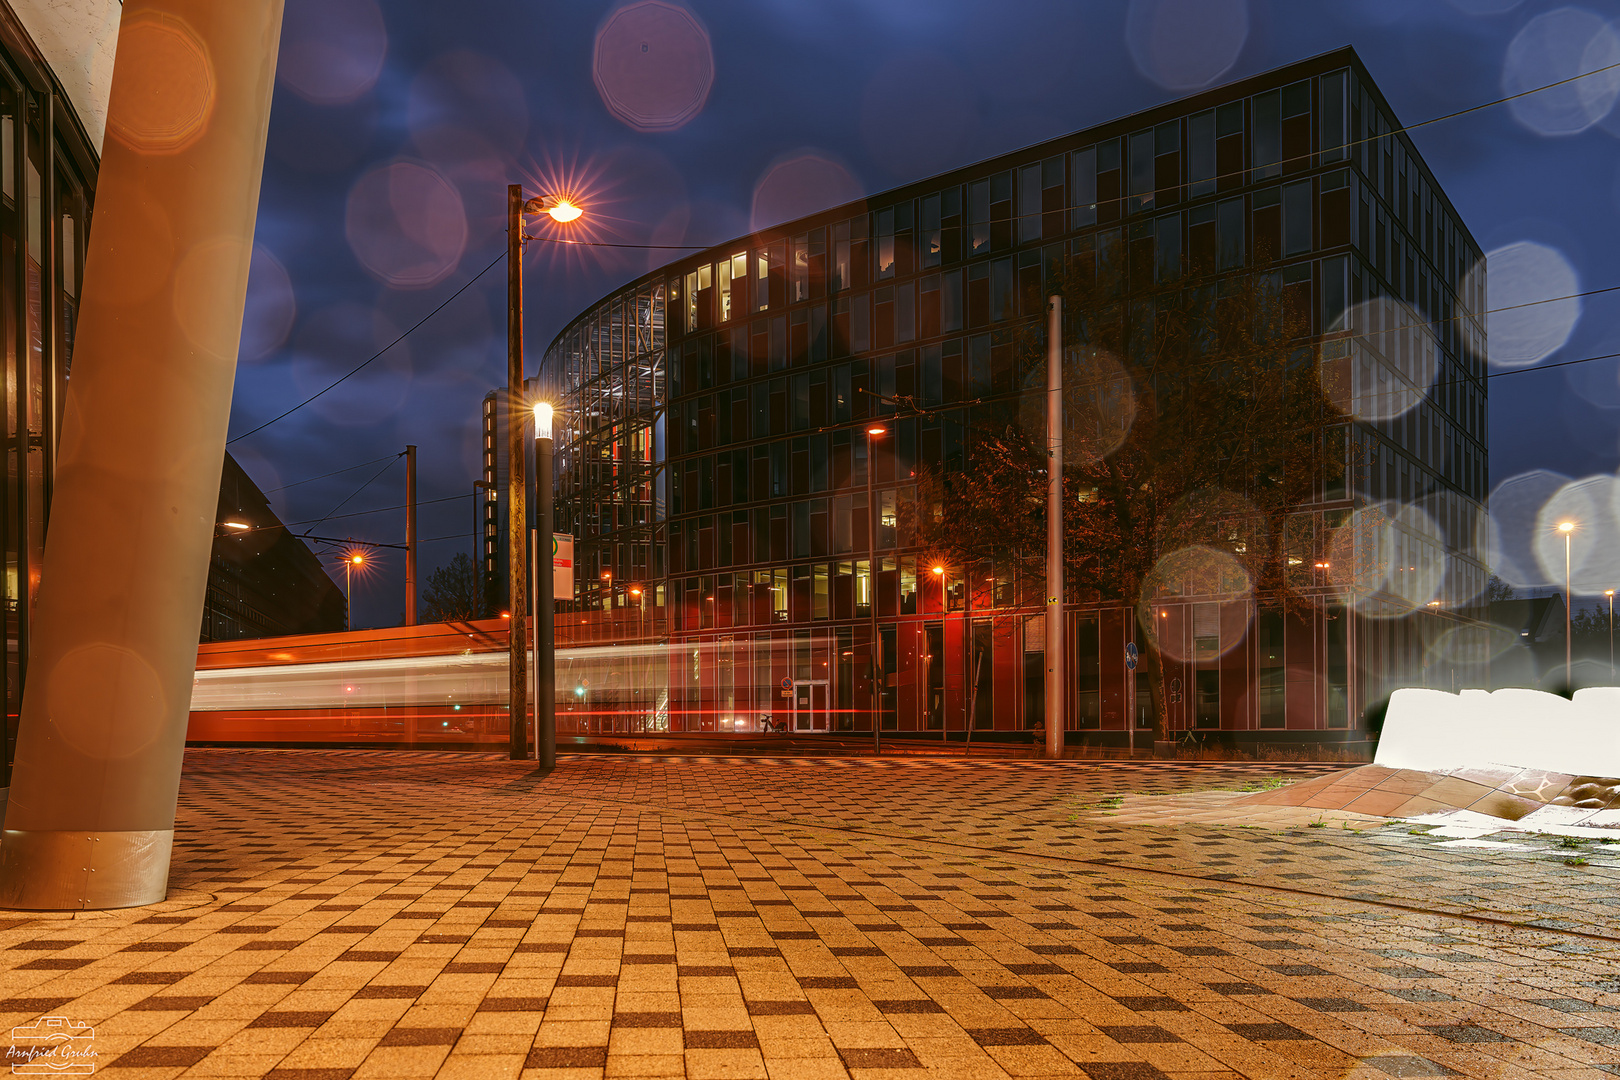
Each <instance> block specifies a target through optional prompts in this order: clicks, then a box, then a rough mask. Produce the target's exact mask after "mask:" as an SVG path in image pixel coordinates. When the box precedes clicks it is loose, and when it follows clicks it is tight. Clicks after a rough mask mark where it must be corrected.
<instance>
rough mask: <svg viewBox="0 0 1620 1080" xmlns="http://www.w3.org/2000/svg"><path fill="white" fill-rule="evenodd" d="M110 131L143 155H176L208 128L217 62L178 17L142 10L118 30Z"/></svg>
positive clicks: (109, 122) (108, 121)
mask: <svg viewBox="0 0 1620 1080" xmlns="http://www.w3.org/2000/svg"><path fill="white" fill-rule="evenodd" d="M119 53H120V56H121V59H120V61H119V63H118V68H117V74H116V76H115V78H114V82H113V85H114V88H115V89H116V90H117V96H116V98H114V99H113V101H112V102H111V103H110V108H109V111H108V114H107V130H108V131H109V132H110V133H111V134H112V136H113V137H114V138H115V139H117V140H118V141H119V142H121V143H123V144H124V145H125V146H128V147H129V148H130V149H132V150H135V151H136V152H138V153H142V154H172V153H174V152H175V151H177V150H181V149H184V148H185V147H187V146H189V145H191V143H192V142H193V141H194V140H196V139H197V137H198V136H200V135H201V134H202V133H203V132H204V131H205V130H207V128H208V118H209V115H210V114H211V113H212V112H213V109H214V91H215V89H216V88H215V85H214V65H213V63H212V61H210V60H209V57H208V50H207V48H206V47H205V46H204V45H203V44H202V42H201V41H199V40H198V39H197V36H196V34H195V33H193V31H192V30H191V28H190V27H189V26H187V25H186V24H185V23H184V22H182V21H181V20H179V19H178V18H175V17H173V16H163V17H161V18H160V17H159V16H157V15H151V14H141V15H137V16H136V17H135V18H133V19H130V20H129V21H127V22H125V23H124V25H123V26H122V27H121V28H120V30H119Z"/></svg>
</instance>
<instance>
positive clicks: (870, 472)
mask: <svg viewBox="0 0 1620 1080" xmlns="http://www.w3.org/2000/svg"><path fill="white" fill-rule="evenodd" d="M888 431H889V429H888V428H886V427H884V426H883V425H882V424H873V425H871V426H870V427H868V428H867V429H866V535H867V549H866V550H867V556H868V558H867V564H866V606H867V607H868V608H869V609H870V611H871V615H872V752H873V753H874V754H881V753H883V731H882V729H883V639H882V638H881V637H880V636H879V635H878V606H877V575H878V553H877V515H878V508H877V497H876V490H875V488H874V487H873V477H874V476H875V475H876V473H877V457H876V455H875V454H874V452H873V451H874V446H875V444H876V442H877V439H878V437H879V436H882V435H886V434H888Z"/></svg>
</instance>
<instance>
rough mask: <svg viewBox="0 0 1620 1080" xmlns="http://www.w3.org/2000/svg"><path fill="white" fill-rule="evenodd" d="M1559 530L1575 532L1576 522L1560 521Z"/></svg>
mask: <svg viewBox="0 0 1620 1080" xmlns="http://www.w3.org/2000/svg"><path fill="white" fill-rule="evenodd" d="M1558 531H1559V532H1561V533H1567V532H1574V531H1575V523H1574V522H1573V521H1560V522H1559V523H1558Z"/></svg>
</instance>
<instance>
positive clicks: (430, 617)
mask: <svg viewBox="0 0 1620 1080" xmlns="http://www.w3.org/2000/svg"><path fill="white" fill-rule="evenodd" d="M482 592H483V590H482V589H481V588H480V587H479V582H478V571H477V568H476V567H475V566H474V565H473V561H472V559H470V558H469V557H468V556H467V553H466V552H465V551H461V552H457V553H456V556H455V558H453V559H451V560H450V564H449V565H448V566H441V567H439V568H438V569H437V570H434V571H433V572H432V573H431V574H429V575H428V579H427V588H425V589H424V590H422V609H423V611H422V618H423V620H424V621H426V622H463V621H466V620H468V619H477V618H482V617H483V616H484V615H485V614H486V612H485V610H484V605H483V603H481V596H482Z"/></svg>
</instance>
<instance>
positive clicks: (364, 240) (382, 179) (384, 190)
mask: <svg viewBox="0 0 1620 1080" xmlns="http://www.w3.org/2000/svg"><path fill="white" fill-rule="evenodd" d="M344 233H345V235H346V236H347V237H348V240H349V247H350V248H351V249H353V251H354V254H355V257H356V258H357V259H359V260H360V263H361V265H363V266H364V267H365V268H366V269H367V270H369V271H371V272H372V273H373V274H375V275H376V276H377V277H378V278H380V279H381V280H382V281H384V282H386V283H387V284H389V285H392V286H393V287H395V288H400V289H424V288H427V287H428V286H429V285H433V284H436V283H438V282H439V281H442V280H443V279H444V278H445V277H446V276H448V275H449V274H450V272H451V271H453V270H455V268H456V266H457V264H459V263H460V261H461V253H462V252H463V251H464V250H465V248H466V245H467V215H466V213H465V211H464V210H463V208H462V203H461V195H460V193H458V192H457V191H456V188H455V186H454V185H453V184H451V183H450V182H449V181H448V180H446V179H445V178H444V177H443V176H442V175H440V173H439V172H438V171H437V170H435V169H432V168H429V167H428V166H426V165H421V164H418V163H416V162H411V161H395V162H391V163H389V164H387V165H384V166H382V167H381V168H377V169H373V170H372V171H371V172H369V173H367V174H366V175H365V176H363V177H361V178H360V180H359V181H358V182H356V183H355V185H354V187H353V188H352V189H350V191H349V205H348V212H347V214H346V215H345V219H344Z"/></svg>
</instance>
